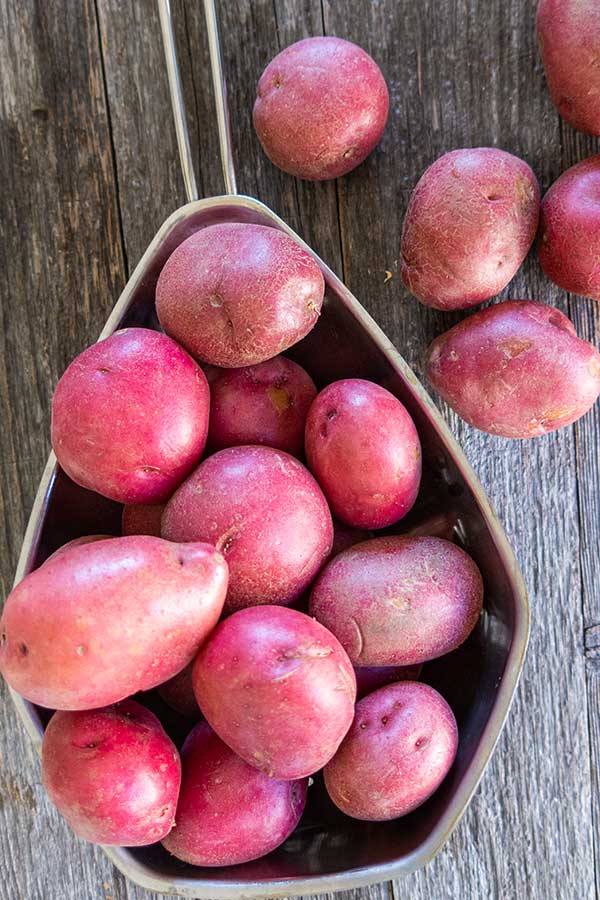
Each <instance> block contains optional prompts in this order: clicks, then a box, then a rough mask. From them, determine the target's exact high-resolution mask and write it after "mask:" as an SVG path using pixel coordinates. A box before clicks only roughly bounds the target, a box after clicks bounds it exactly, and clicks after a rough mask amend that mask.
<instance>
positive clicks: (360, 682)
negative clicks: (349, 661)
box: [354, 663, 423, 700]
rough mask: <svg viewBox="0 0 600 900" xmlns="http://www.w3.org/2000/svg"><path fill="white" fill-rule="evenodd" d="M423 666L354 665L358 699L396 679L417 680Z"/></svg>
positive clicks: (419, 664) (418, 664)
mask: <svg viewBox="0 0 600 900" xmlns="http://www.w3.org/2000/svg"><path fill="white" fill-rule="evenodd" d="M422 668H423V666H422V665H421V663H417V664H416V665H414V666H354V674H355V675H356V699H357V700H362V698H363V697H366V696H367V694H372V693H373V691H376V690H377V689H378V688H381V687H385V685H386V684H393V683H394V682H396V681H417V679H418V678H419V675H420V674H421V669H422Z"/></svg>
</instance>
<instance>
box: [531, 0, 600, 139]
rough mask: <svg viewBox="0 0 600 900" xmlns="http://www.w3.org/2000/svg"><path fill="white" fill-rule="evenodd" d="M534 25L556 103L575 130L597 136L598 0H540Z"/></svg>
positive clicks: (599, 87)
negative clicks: (535, 25)
mask: <svg viewBox="0 0 600 900" xmlns="http://www.w3.org/2000/svg"><path fill="white" fill-rule="evenodd" d="M536 24H537V34H538V41H539V45H540V53H541V56H542V62H543V63H544V69H545V71H546V80H547V82H548V88H549V89H550V94H551V96H552V101H553V103H554V105H555V106H556V108H557V109H558V111H559V113H560V114H561V116H562V117H563V119H565V121H566V122H568V123H569V125H572V127H573V128H576V129H577V131H585V132H587V133H588V134H596V135H600V65H599V64H598V59H599V54H598V47H600V6H599V5H598V0H540V2H539V4H538V8H537V21H536Z"/></svg>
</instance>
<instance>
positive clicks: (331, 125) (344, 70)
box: [253, 37, 389, 181]
mask: <svg viewBox="0 0 600 900" xmlns="http://www.w3.org/2000/svg"><path fill="white" fill-rule="evenodd" d="M388 108H389V98H388V91H387V86H386V83H385V80H384V77H383V75H382V74H381V70H380V69H379V66H378V65H377V64H376V63H375V61H374V60H373V59H371V57H370V56H369V54H368V53H365V51H364V50H362V49H361V48H360V47H357V46H356V44H351V43H350V42H349V41H344V40H342V39H341V38H336V37H312V38H306V39H305V40H303V41H298V42H297V43H295V44H292V45H291V46H290V47H286V48H285V50H282V51H281V53H278V54H277V56H276V57H275V58H274V59H272V60H271V62H270V63H269V65H268V66H267V68H266V69H265V71H264V72H263V74H262V75H261V78H260V81H259V82H258V95H257V98H256V103H255V104H254V113H253V119H254V127H255V129H256V133H257V134H258V138H259V140H260V142H261V144H262V146H263V150H264V151H265V153H266V154H267V156H268V157H269V159H270V160H271V162H273V163H274V164H275V165H276V166H279V168H280V169H283V170H284V172H289V173H290V175H296V176H297V177H298V178H307V179H310V180H314V181H322V180H324V179H327V178H338V177H339V176H340V175H345V174H346V173H347V172H350V171H351V170H352V169H354V168H356V166H358V165H359V164H360V163H361V162H362V161H363V160H364V159H365V158H366V157H367V156H368V155H369V153H371V151H372V150H373V149H374V148H375V147H376V146H377V144H378V143H379V141H380V139H381V136H382V134H383V130H384V128H385V123H386V120H387V116H388Z"/></svg>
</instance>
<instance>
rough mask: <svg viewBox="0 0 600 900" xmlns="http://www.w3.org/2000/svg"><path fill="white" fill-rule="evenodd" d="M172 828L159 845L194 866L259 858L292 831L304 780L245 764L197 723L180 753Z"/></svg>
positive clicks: (301, 805) (204, 725) (303, 799)
mask: <svg viewBox="0 0 600 900" xmlns="http://www.w3.org/2000/svg"><path fill="white" fill-rule="evenodd" d="M181 757H182V763H183V780H182V784H181V793H180V796H179V803H178V804H177V814H176V817H175V827H174V828H173V830H172V831H171V832H170V833H169V834H168V835H167V837H166V838H165V839H164V840H163V845H164V847H165V848H166V849H167V850H168V851H169V853H172V854H173V856H176V857H177V858H178V859H182V860H184V862H188V863H191V864H192V865H194V866H235V865H239V864H240V863H244V862H249V861H250V860H252V859H258V858H259V857H261V856H265V855H266V854H267V853H270V852H271V850H274V849H275V848H276V847H279V845H280V844H282V843H283V842H284V841H285V839H286V838H287V837H288V836H289V835H290V834H291V833H292V831H293V830H294V828H295V827H296V825H297V824H298V822H299V821H300V816H301V815H302V811H303V809H304V804H305V803H306V788H307V779H305V778H304V779H302V780H297V781H278V780H276V779H275V778H269V776H268V775H265V774H264V772H260V771H259V770H258V769H255V768H253V767H252V766H249V765H248V764H247V763H245V762H244V761H243V760H241V759H240V758H239V756H236V754H235V753H234V752H233V751H232V750H230V749H229V747H227V745H226V744H224V743H223V741H221V740H220V739H219V738H218V737H217V735H216V734H215V733H214V731H213V730H212V729H211V728H210V726H209V725H208V724H207V723H206V722H200V724H199V725H196V727H195V728H194V730H193V731H192V732H191V734H190V735H189V737H188V738H187V740H186V742H185V744H184V745H183V749H182V751H181Z"/></svg>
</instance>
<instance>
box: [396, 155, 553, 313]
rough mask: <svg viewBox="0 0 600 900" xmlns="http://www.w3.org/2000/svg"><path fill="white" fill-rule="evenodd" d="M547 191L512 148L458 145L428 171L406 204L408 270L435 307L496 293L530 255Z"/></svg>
mask: <svg viewBox="0 0 600 900" xmlns="http://www.w3.org/2000/svg"><path fill="white" fill-rule="evenodd" d="M539 207H540V190H539V186H538V183H537V179H536V177H535V175H534V174H533V172H532V171H531V169H530V168H529V166H528V165H527V163H525V162H523V160H522V159H518V158H517V157H516V156H512V155H511V154H510V153H506V152H505V151H504V150H498V149H496V148H494V147H475V148H468V149H464V150H452V151H451V152H450V153H446V154H444V156H442V157H440V159H438V160H437V161H436V162H434V163H433V165H431V166H430V167H429V168H428V169H427V170H426V171H425V173H424V174H423V175H422V176H421V179H420V180H419V182H418V184H417V186H416V188H415V189H414V191H413V194H412V196H411V198H410V203H409V205H408V209H407V211H406V216H405V219H404V226H403V229H402V242H401V256H402V258H401V270H400V271H401V274H402V280H403V281H404V284H405V285H406V287H407V288H408V290H409V291H410V292H411V293H412V294H414V295H415V297H417V299H419V300H420V301H421V303H425V304H426V305H427V306H434V307H436V308H437V309H445V310H451V309H466V308H467V307H469V306H474V305H475V304H477V303H481V302H482V301H483V300H487V299H488V297H493V296H494V294H497V293H498V292H499V291H501V290H502V288H504V287H505V286H506V285H507V284H508V282H509V281H510V280H511V279H512V277H513V276H514V274H515V272H516V271H517V269H518V268H519V266H520V265H521V263H522V262H523V260H524V259H525V257H526V256H527V253H528V251H529V248H530V247H531V245H532V243H533V240H534V238H535V234H536V231H537V226H538V214H539Z"/></svg>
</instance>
